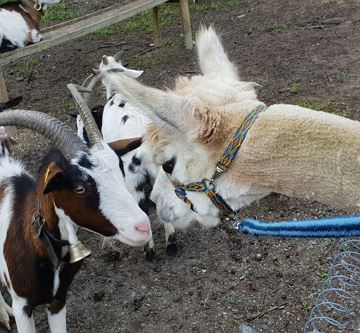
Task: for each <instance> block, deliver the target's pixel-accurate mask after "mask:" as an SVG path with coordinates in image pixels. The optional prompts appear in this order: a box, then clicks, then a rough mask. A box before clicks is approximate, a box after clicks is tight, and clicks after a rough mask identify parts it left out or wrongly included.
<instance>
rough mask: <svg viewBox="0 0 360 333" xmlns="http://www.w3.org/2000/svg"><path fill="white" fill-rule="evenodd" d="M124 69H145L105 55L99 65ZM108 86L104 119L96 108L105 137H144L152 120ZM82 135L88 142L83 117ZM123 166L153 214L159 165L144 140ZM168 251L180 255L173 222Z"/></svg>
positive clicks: (133, 74)
mask: <svg viewBox="0 0 360 333" xmlns="http://www.w3.org/2000/svg"><path fill="white" fill-rule="evenodd" d="M109 70H110V71H116V70H118V71H121V72H122V73H124V75H126V76H128V77H130V78H138V77H139V76H140V75H141V74H142V73H143V71H136V70H131V69H128V68H126V67H124V66H123V65H122V63H121V61H120V59H119V58H118V55H115V56H114V57H111V56H103V58H102V61H101V63H100V66H99V71H100V72H106V71H109ZM104 86H105V88H106V96H107V103H106V104H105V106H104V109H103V113H102V120H101V121H100V112H99V108H97V109H96V111H95V113H96V117H95V119H98V121H97V124H98V126H99V127H101V132H102V134H103V138H104V140H105V141H106V142H114V141H116V140H120V139H129V138H134V137H142V136H143V135H144V134H145V131H146V127H147V126H148V125H149V123H150V121H149V119H148V117H146V116H143V115H142V114H141V113H140V112H139V111H138V110H137V108H136V107H134V106H133V105H132V104H131V103H128V102H127V101H126V100H125V99H124V98H123V96H122V95H121V93H116V94H115V93H114V92H113V91H112V89H111V87H110V85H109V84H106V83H104ZM77 128H78V135H79V136H80V137H81V138H82V139H83V140H84V141H85V142H86V137H87V135H86V131H84V129H83V124H82V121H81V119H80V117H79V116H78V117H77ZM121 161H122V165H121V166H120V167H121V169H122V172H123V175H124V178H125V184H126V187H127V189H128V191H129V192H130V193H131V194H132V196H133V197H134V199H135V201H136V202H137V203H138V205H139V206H140V208H141V209H142V210H143V211H144V212H145V213H146V214H149V212H150V208H151V206H152V202H151V200H150V192H151V190H152V188H153V185H154V182H155V178H156V177H157V174H158V172H159V168H158V167H157V166H155V165H154V163H153V162H152V161H151V156H150V151H149V148H148V147H147V145H146V142H143V143H142V144H141V146H140V147H139V148H137V149H134V150H132V151H130V152H129V153H127V154H125V155H123V156H122V158H121ZM164 228H165V238H166V245H167V253H168V254H169V255H175V254H176V236H175V230H174V227H173V226H172V225H171V224H170V223H166V224H164ZM145 251H146V258H147V260H153V259H154V255H155V253H154V242H153V240H151V241H150V242H149V244H148V245H147V246H146V248H145Z"/></svg>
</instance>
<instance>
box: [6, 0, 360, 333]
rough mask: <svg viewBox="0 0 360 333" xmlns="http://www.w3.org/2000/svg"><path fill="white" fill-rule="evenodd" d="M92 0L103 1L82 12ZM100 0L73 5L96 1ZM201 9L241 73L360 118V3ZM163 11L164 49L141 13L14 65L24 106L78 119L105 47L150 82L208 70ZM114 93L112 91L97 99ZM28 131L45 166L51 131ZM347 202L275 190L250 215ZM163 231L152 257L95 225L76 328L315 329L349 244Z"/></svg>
mask: <svg viewBox="0 0 360 333" xmlns="http://www.w3.org/2000/svg"><path fill="white" fill-rule="evenodd" d="M114 2H115V1H106V4H111V3H114ZM82 3H90V5H91V3H93V7H91V6H87V7H86V10H85V9H82V8H83V7H82V5H81V4H82ZM94 3H95V4H94ZM96 3H100V1H87V2H85V1H74V2H73V5H74V6H76V8H75V7H74V8H75V9H74V10H83V11H84V12H86V11H87V10H88V9H89V8H95V7H96V5H97V4H96ZM101 3H103V2H101ZM191 9H192V24H193V29H194V31H196V30H197V29H198V27H199V25H200V24H201V23H203V24H214V25H215V27H216V29H217V30H218V31H219V32H220V33H221V35H222V39H223V42H224V45H225V47H226V49H227V51H228V53H229V56H230V58H231V59H232V60H233V61H234V62H235V63H236V64H238V66H239V72H240V73H241V77H242V78H243V79H245V80H249V81H255V82H257V83H259V84H261V85H262V88H261V89H260V90H259V98H260V100H263V101H265V102H266V103H267V104H273V103H294V104H300V105H304V106H308V107H311V108H314V109H323V110H325V111H329V112H333V113H336V114H339V115H344V116H347V117H349V118H351V119H356V120H360V114H359V105H360V104H359V92H360V76H359V73H360V61H359V57H360V32H359V31H360V20H359V17H360V2H359V1H355V0H354V1H351V0H346V1H343V0H316V1H315V0H272V1H269V0H222V1H221V0H219V1H211V0H199V1H197V4H195V5H194V4H192V5H191ZM165 10H167V9H165ZM172 12H173V11H172ZM163 15H164V16H166V19H169V18H170V22H166V23H164V27H163V30H162V33H163V37H164V43H163V46H162V47H160V48H157V49H155V48H153V47H152V46H151V45H150V44H151V43H152V34H151V33H149V32H148V26H147V25H146V23H147V22H148V20H147V19H146V17H145V16H140V17H138V18H134V19H133V20H131V22H132V23H131V24H129V22H124V23H122V24H121V25H118V26H116V27H115V28H114V29H113V30H111V31H112V33H108V34H106V33H103V34H101V33H99V34H92V35H89V36H87V37H86V38H82V39H79V40H77V41H74V42H71V43H67V44H64V45H62V46H59V47H56V48H53V49H52V50H49V51H45V52H43V53H41V54H39V55H37V56H35V57H33V58H32V59H33V60H28V59H23V60H21V61H17V62H16V63H13V64H11V65H9V66H8V67H7V68H5V77H6V80H7V83H8V87H9V92H10V95H11V96H12V97H15V96H18V95H22V96H23V97H24V100H23V102H22V104H21V108H26V109H33V110H39V111H45V112H50V113H53V114H55V115H56V116H58V117H59V118H60V119H62V120H64V121H66V122H68V123H70V122H71V119H70V118H69V117H68V116H67V115H66V114H67V112H69V111H72V110H73V109H74V108H73V104H72V100H71V97H70V94H69V93H68V91H67V90H66V86H65V85H66V83H69V82H75V83H80V82H81V81H82V80H83V79H84V78H85V77H86V76H87V75H88V74H89V73H90V70H91V67H92V66H94V65H96V64H97V63H99V61H100V59H101V56H102V55H103V54H107V55H112V54H114V53H116V52H118V51H123V62H124V63H126V64H128V66H130V67H134V68H137V69H144V70H145V73H144V75H143V81H144V82H146V83H148V84H151V85H154V86H157V87H166V86H170V87H171V86H172V85H173V83H174V79H175V77H176V76H178V75H180V74H181V75H184V74H191V73H196V72H198V70H199V68H198V65H197V62H196V54H195V51H194V50H192V51H186V50H185V49H184V47H183V42H182V37H181V36H180V33H181V25H180V19H179V17H178V16H177V15H172V14H169V13H168V12H166V11H165V12H164V13H163ZM136 20H139V21H140V22H143V26H142V25H140V27H139V26H136V24H134V22H136ZM29 64H30V65H29ZM103 100H104V96H103V94H102V95H100V94H99V101H97V102H101V101H103ZM24 133H25V134H24ZM24 133H23V134H22V135H21V136H20V137H19V138H18V140H17V141H18V144H17V147H16V148H17V151H18V152H19V155H21V156H22V157H23V158H24V159H25V160H26V161H27V163H28V164H29V166H31V167H33V166H34V165H36V161H37V160H38V156H39V154H40V153H41V151H42V150H43V145H44V144H43V140H42V139H41V138H37V137H36V136H34V135H33V134H31V136H30V134H29V133H28V132H24ZM337 213H339V212H336V211H335V210H333V209H331V208H329V207H325V206H323V205H320V204H317V203H313V202H308V201H301V200H296V199H290V198H287V197H284V196H279V195H276V194H274V195H270V196H269V197H267V198H265V199H264V200H261V201H260V202H258V203H256V204H253V205H252V206H251V207H249V208H246V209H244V210H243V211H242V212H241V215H242V216H243V217H252V218H257V219H264V220H269V221H274V220H283V219H300V218H310V217H311V218H315V217H322V216H330V215H335V214H337ZM154 234H155V240H156V261H155V262H153V263H149V262H146V261H145V258H144V254H143V251H142V249H141V248H130V247H128V246H125V245H122V244H117V246H118V248H119V251H117V250H115V249H112V248H110V247H109V246H104V247H103V246H102V242H101V239H100V238H99V237H97V236H94V235H92V234H89V233H87V232H85V231H84V232H82V238H83V240H84V243H86V245H87V246H88V247H90V248H91V249H92V251H93V254H92V256H91V257H90V258H89V259H87V260H86V262H85V264H84V267H83V269H82V271H81V272H80V273H79V274H78V275H77V276H76V278H75V281H74V283H73V285H72V286H71V289H70V292H69V297H68V303H67V306H68V328H69V332H74V333H77V332H79V333H85V332H86V333H99V332H106V333H113V332H131V333H133V332H134V333H150V332H151V333H162V332H164V333H165V332H166V333H168V332H184V333H188V332H198V333H215V332H216V333H220V332H222V333H235V332H238V327H239V324H240V323H241V322H246V323H248V324H249V325H250V326H251V327H253V328H255V329H256V330H258V332H265V333H273V332H274V333H275V332H285V333H295V332H302V331H303V325H304V323H305V322H306V320H307V318H308V316H309V313H308V312H309V309H310V308H311V307H312V305H313V304H314V302H315V297H316V294H317V292H318V291H319V290H320V287H321V283H322V278H323V277H324V273H326V272H327V270H328V267H329V264H330V263H331V260H332V256H333V253H334V251H335V249H336V247H337V245H338V242H337V241H333V240H283V239H263V238H262V239H256V238H252V237H244V236H239V235H237V234H235V233H234V231H233V230H231V228H230V227H229V226H226V225H221V226H219V227H217V228H214V229H210V230H204V229H202V228H201V227H199V226H197V225H194V226H193V227H192V228H190V229H189V230H186V231H183V232H179V234H178V243H179V251H178V255H177V256H176V257H168V256H167V255H166V251H165V244H164V243H165V242H164V234H163V231H162V228H161V227H160V226H157V225H156V224H155V225H154ZM271 309H273V310H272V311H271ZM42 310H43V309H41V308H40V309H38V311H37V312H36V321H37V323H38V331H39V332H47V331H48V326H47V323H46V317H45V316H44V315H43V313H44V311H42ZM13 326H15V324H14V323H13Z"/></svg>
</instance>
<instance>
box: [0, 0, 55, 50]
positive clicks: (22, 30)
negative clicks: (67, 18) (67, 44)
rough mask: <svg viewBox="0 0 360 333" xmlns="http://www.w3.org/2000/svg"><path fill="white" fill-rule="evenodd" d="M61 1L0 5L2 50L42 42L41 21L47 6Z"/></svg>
mask: <svg viewBox="0 0 360 333" xmlns="http://www.w3.org/2000/svg"><path fill="white" fill-rule="evenodd" d="M60 1H61V0H20V1H17V2H7V3H4V4H2V5H0V49H1V46H2V44H3V47H4V48H6V47H9V45H6V43H7V42H10V44H11V45H13V46H15V47H24V46H26V45H28V44H32V43H37V42H40V41H41V38H42V37H41V34H40V30H39V29H40V20H41V18H42V16H43V15H44V14H45V12H46V9H47V5H48V4H54V3H58V2H60Z"/></svg>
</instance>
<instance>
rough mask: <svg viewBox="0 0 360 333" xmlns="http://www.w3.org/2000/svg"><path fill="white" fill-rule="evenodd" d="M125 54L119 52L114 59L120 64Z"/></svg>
mask: <svg viewBox="0 0 360 333" xmlns="http://www.w3.org/2000/svg"><path fill="white" fill-rule="evenodd" d="M123 53H124V52H123V51H119V52H117V53H116V54H114V59H115V61H116V62H119V61H120V60H121V57H120V56H121V55H122V54H123Z"/></svg>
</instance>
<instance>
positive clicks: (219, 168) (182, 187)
mask: <svg viewBox="0 0 360 333" xmlns="http://www.w3.org/2000/svg"><path fill="white" fill-rule="evenodd" d="M265 109H266V106H265V105H259V106H257V107H256V108H255V109H254V110H253V111H251V112H250V113H249V114H248V115H247V116H246V118H245V119H244V121H243V122H242V124H241V126H240V127H239V129H238V130H237V131H236V133H235V135H234V137H233V139H232V141H231V142H230V144H229V145H228V147H227V148H226V150H225V152H224V153H223V155H222V157H221V159H220V160H219V162H218V163H217V164H216V170H215V173H214V175H213V176H212V178H204V179H203V180H201V181H199V182H193V183H188V184H181V183H176V182H175V183H174V186H175V193H176V195H177V196H178V198H180V199H181V200H182V201H184V202H185V203H186V204H187V205H188V206H190V208H191V209H192V210H193V211H195V212H196V210H195V208H194V205H193V203H192V202H191V201H190V200H189V198H188V197H187V195H186V191H189V192H201V193H205V194H206V195H207V197H208V198H209V199H210V200H211V201H212V203H213V204H214V205H215V206H216V207H217V208H218V209H219V210H220V214H219V217H220V218H222V219H226V220H233V219H235V218H236V213H235V212H234V211H233V210H232V209H231V207H230V206H229V205H228V204H227V203H226V202H225V200H224V199H223V198H222V197H221V196H220V194H218V193H216V190H215V180H216V179H217V178H218V177H219V176H220V175H221V174H222V173H224V172H225V171H226V170H227V169H228V168H229V166H230V164H231V162H232V161H233V160H234V159H235V158H236V156H237V153H238V151H239V149H240V147H241V144H242V143H243V141H244V140H245V138H246V135H247V133H248V131H249V130H250V128H251V126H252V125H253V124H254V122H255V120H256V119H257V117H258V116H259V113H260V112H262V111H264V110H265Z"/></svg>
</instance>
